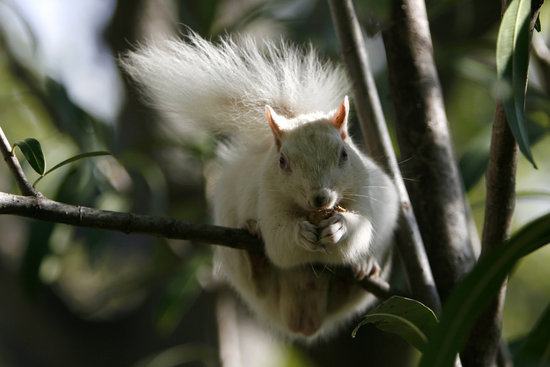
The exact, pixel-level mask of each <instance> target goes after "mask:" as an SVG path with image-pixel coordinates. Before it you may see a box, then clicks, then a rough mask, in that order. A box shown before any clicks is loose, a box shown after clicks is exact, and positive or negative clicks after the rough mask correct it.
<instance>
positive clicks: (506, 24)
mask: <svg viewBox="0 0 550 367" xmlns="http://www.w3.org/2000/svg"><path fill="white" fill-rule="evenodd" d="M530 16H531V1H530V0H512V2H511V3H510V5H508V8H507V9H506V12H505V13H504V15H503V17H502V22H501V24H500V29H499V32H498V38H497V51H496V64H497V75H498V79H499V81H500V87H501V89H502V90H501V99H502V103H503V105H504V110H505V111H506V117H507V120H508V125H509V126H510V130H511V131H512V134H513V135H514V138H515V139H516V141H517V143H518V146H519V149H520V150H521V152H522V153H523V154H524V155H525V157H526V158H527V159H528V160H529V162H531V163H532V164H533V166H534V167H535V168H536V164H535V162H534V159H533V155H532V153H531V147H530V145H529V138H528V136H527V131H526V128H525V91H526V89H527V73H528V70H529V42H530V30H529V24H530Z"/></svg>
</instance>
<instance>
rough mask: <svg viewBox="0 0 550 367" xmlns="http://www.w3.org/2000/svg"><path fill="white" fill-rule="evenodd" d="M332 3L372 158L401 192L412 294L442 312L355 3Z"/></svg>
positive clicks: (402, 240)
mask: <svg viewBox="0 0 550 367" xmlns="http://www.w3.org/2000/svg"><path fill="white" fill-rule="evenodd" d="M329 3H330V8H331V13H332V19H333V22H334V24H335V27H336V31H337V34H338V38H339V41H340V47H341V49H342V54H343V57H344V62H345V64H346V66H347V70H348V73H349V76H350V79H351V80H352V81H353V88H354V94H355V100H356V103H355V108H356V110H357V113H358V115H359V119H360V121H361V130H362V132H363V137H364V139H365V140H366V145H367V148H368V150H369V153H370V156H371V157H373V158H374V159H375V160H377V161H378V163H379V164H381V165H382V166H383V167H384V168H385V169H386V172H388V173H389V174H390V176H392V178H393V179H394V182H395V184H396V187H397V189H398V192H399V196H400V200H401V217H400V221H399V229H398V232H397V243H398V246H399V251H400V253H401V256H402V258H403V260H404V264H405V268H406V272H407V275H408V279H409V282H410V285H411V288H412V291H413V294H414V296H415V297H416V298H417V299H419V300H420V301H422V302H424V303H425V304H426V305H428V306H429V307H431V308H432V310H434V311H435V312H436V313H439V311H440V309H441V302H440V300H439V296H438V294H437V291H436V289H435V283H434V279H433V276H432V273H431V270H430V266H429V263H428V258H427V256H426V252H425V250H424V246H423V244H422V238H421V237H420V232H419V230H418V225H417V223H416V218H415V216H414V214H413V212H412V209H411V204H410V201H409V197H408V194H407V190H406V188H405V185H404V183H403V179H402V177H401V172H400V171H399V166H398V164H397V159H396V157H395V153H394V151H393V147H392V143H391V140H390V137H389V136H390V135H389V133H388V129H387V125H386V121H385V119H384V114H383V111H382V106H381V104H380V99H379V96H378V92H377V90H376V85H375V83H374V78H373V76H372V72H371V70H370V66H369V63H368V56H367V50H366V48H365V46H364V45H365V42H364V40H363V35H362V33H361V28H360V26H359V21H358V20H357V15H356V13H355V9H354V7H353V3H352V1H351V0H345V1H343V0H330V1H329Z"/></svg>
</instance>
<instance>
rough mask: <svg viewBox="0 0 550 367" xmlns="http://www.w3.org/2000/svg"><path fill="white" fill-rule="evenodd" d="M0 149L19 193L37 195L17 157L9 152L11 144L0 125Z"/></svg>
mask: <svg viewBox="0 0 550 367" xmlns="http://www.w3.org/2000/svg"><path fill="white" fill-rule="evenodd" d="M0 150H1V151H2V156H3V157H4V161H5V162H6V164H7V165H8V167H9V169H10V171H11V173H12V175H13V177H14V178H15V182H17V186H18V187H19V190H20V191H21V193H22V194H23V195H25V196H37V195H38V192H37V191H36V190H35V189H34V188H33V187H32V185H31V184H30V183H29V181H28V180H27V178H26V177H25V174H24V173H23V169H21V165H20V164H19V161H18V160H17V157H16V156H15V155H14V154H12V153H11V145H10V143H9V141H8V139H7V138H6V135H4V131H3V130H2V128H1V127H0Z"/></svg>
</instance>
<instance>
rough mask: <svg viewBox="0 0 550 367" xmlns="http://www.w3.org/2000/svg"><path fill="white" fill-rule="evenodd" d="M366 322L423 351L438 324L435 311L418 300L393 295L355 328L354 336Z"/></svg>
mask: <svg viewBox="0 0 550 367" xmlns="http://www.w3.org/2000/svg"><path fill="white" fill-rule="evenodd" d="M365 324H373V325H374V326H376V327H377V328H378V329H380V330H382V331H386V332H389V333H393V334H397V335H399V336H400V337H402V338H403V339H405V340H406V341H407V342H409V343H410V344H411V345H413V346H414V347H416V348H417V349H418V350H420V351H422V350H423V349H424V347H425V346H426V344H427V342H428V337H429V335H430V333H431V332H432V330H433V329H434V328H435V326H436V325H437V317H436V316H435V314H434V312H433V311H432V310H431V309H430V308H429V307H427V306H425V305H424V304H422V303H421V302H418V301H416V300H413V299H410V298H405V297H399V296H393V297H391V298H390V299H388V300H387V301H385V302H384V303H382V304H381V305H380V306H378V307H377V308H376V309H374V310H373V311H372V312H369V313H368V314H367V315H366V316H365V318H364V319H363V321H361V323H360V324H359V325H357V327H356V328H355V329H354V330H353V332H352V336H353V337H355V334H356V333H357V331H358V330H359V328H360V327H361V326H363V325H365Z"/></svg>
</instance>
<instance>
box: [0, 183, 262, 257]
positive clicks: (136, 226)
mask: <svg viewBox="0 0 550 367" xmlns="http://www.w3.org/2000/svg"><path fill="white" fill-rule="evenodd" d="M0 214H12V215H18V216H23V217H27V218H33V219H38V220H43V221H48V222H55V223H64V224H69V225H73V226H79V227H89V228H96V229H106V230H110V231H117V232H123V233H127V234H129V233H138V234H146V235H155V236H161V237H165V238H171V239H182V240H190V241H200V242H205V243H210V244H216V245H223V246H227V247H232V248H236V249H243V250H249V251H262V250H263V244H262V242H261V241H260V240H259V239H257V238H255V237H253V236H251V235H250V234H249V233H248V232H247V231H246V230H244V229H233V228H225V227H219V226H214V225H209V224H194V223H189V222H186V221H182V220H177V219H171V218H164V217H157V216H150V215H141V214H133V213H118V212H112V211H107V210H100V209H94V208H88V207H84V206H75V205H69V204H63V203H59V202H57V201H53V200H50V199H47V198H45V197H43V196H36V197H30V196H19V195H12V194H7V193H4V192H0Z"/></svg>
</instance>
